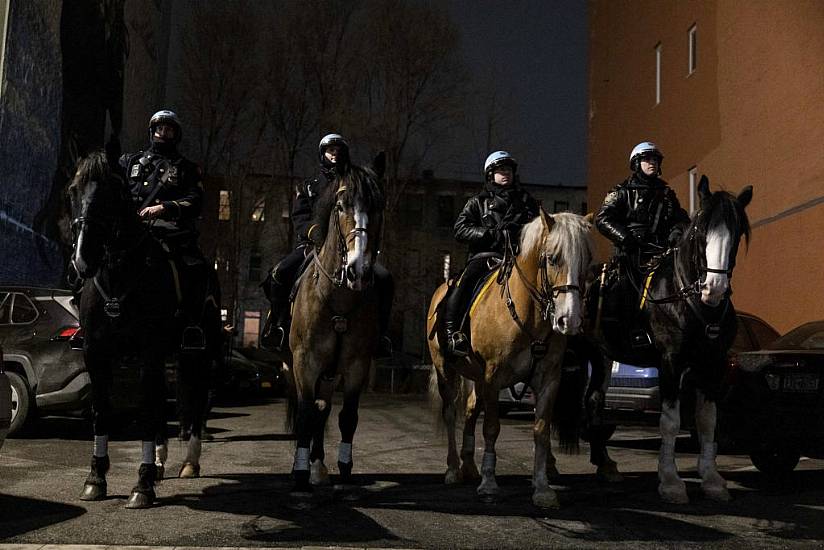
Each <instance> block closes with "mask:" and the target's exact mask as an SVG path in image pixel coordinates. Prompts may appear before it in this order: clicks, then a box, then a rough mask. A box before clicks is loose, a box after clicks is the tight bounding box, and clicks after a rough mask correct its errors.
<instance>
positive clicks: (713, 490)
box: [701, 487, 732, 502]
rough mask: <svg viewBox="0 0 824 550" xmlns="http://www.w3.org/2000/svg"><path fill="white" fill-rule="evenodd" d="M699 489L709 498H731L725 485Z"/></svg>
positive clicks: (719, 499)
mask: <svg viewBox="0 0 824 550" xmlns="http://www.w3.org/2000/svg"><path fill="white" fill-rule="evenodd" d="M701 490H702V491H703V492H704V496H705V497H707V498H708V499H710V500H715V501H717V502H729V501H730V500H732V496H730V492H729V491H728V490H727V488H726V487H701Z"/></svg>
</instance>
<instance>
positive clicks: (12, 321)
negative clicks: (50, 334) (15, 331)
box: [0, 292, 40, 327]
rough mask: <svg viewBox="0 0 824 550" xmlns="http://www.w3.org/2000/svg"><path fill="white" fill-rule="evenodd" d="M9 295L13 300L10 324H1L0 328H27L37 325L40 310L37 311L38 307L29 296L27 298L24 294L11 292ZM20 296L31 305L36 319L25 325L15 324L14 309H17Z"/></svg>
mask: <svg viewBox="0 0 824 550" xmlns="http://www.w3.org/2000/svg"><path fill="white" fill-rule="evenodd" d="M9 295H10V296H11V299H12V301H11V304H10V307H9V322H8V323H3V324H0V326H5V327H11V326H15V327H25V326H28V325H33V324H34V323H36V322H37V320H38V319H39V318H40V310H39V309H37V305H36V304H35V303H34V302H33V301H32V300H31V299H30V298H29V297H28V296H26V295H25V294H23V293H22V292H9ZM19 296H22V297H23V298H24V299H25V300H26V301H27V302H28V303H29V305H30V306H31V308H32V309H33V310H34V318H33V319H32V320H31V321H27V322H25V323H15V322H14V307H15V304H17V298H18V297H19Z"/></svg>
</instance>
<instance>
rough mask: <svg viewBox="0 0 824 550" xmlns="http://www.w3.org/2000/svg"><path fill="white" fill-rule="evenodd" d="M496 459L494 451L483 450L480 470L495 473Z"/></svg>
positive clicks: (485, 472)
mask: <svg viewBox="0 0 824 550" xmlns="http://www.w3.org/2000/svg"><path fill="white" fill-rule="evenodd" d="M496 460H497V459H496V455H495V453H490V452H488V451H487V452H484V459H483V462H481V472H483V473H484V474H487V475H488V474H493V473H495V462H496Z"/></svg>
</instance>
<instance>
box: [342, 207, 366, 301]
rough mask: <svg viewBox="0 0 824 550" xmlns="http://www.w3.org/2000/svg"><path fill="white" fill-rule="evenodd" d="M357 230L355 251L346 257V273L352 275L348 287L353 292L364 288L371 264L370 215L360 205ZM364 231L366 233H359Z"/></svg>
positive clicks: (349, 277)
mask: <svg viewBox="0 0 824 550" xmlns="http://www.w3.org/2000/svg"><path fill="white" fill-rule="evenodd" d="M354 217H355V229H356V231H355V232H354V238H353V240H354V244H355V250H354V251H351V250H350V251H349V252H348V253H347V255H346V273H348V274H349V273H351V274H352V275H351V276H348V277H347V286H348V287H349V288H350V289H352V290H361V289H362V288H363V278H364V274H365V273H366V271H367V269H368V267H369V262H370V260H371V258H370V254H369V252H368V250H367V245H368V244H369V237H368V235H367V234H366V231H365V229H366V227H367V224H368V223H369V215H368V214H367V213H366V212H364V211H363V210H362V209H361V206H360V205H357V206H355V215H354ZM360 229H363V230H364V231H359V230H360Z"/></svg>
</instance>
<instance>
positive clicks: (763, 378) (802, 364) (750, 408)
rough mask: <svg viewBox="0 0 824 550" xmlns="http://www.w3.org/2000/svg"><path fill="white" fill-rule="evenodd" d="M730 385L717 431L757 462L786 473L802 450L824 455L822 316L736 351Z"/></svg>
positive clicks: (766, 468) (761, 467) (762, 467)
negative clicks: (762, 344)
mask: <svg viewBox="0 0 824 550" xmlns="http://www.w3.org/2000/svg"><path fill="white" fill-rule="evenodd" d="M727 388H728V389H727V393H726V396H725V398H724V399H723V400H722V402H721V406H720V408H719V409H720V410H719V415H718V421H719V434H721V435H723V437H724V439H726V440H729V441H730V442H733V443H735V444H736V445H739V446H742V447H743V448H744V449H745V450H747V451H748V452H749V453H750V458H751V459H752V462H753V465H755V467H756V468H758V469H759V470H761V471H762V472H765V473H770V474H775V473H783V472H789V471H792V470H793V469H794V468H795V466H796V465H797V464H798V460H799V457H800V456H801V455H802V454H803V455H806V456H813V457H824V393H823V390H824V320H821V321H814V322H810V323H806V324H803V325H801V326H799V327H797V328H795V329H793V330H791V331H790V332H788V333H787V334H785V335H784V336H782V337H780V338H778V339H777V340H775V341H773V342H771V343H770V344H768V345H767V346H765V348H764V349H763V350H760V351H747V352H741V353H738V354H737V355H736V356H735V357H734V358H733V360H732V361H731V364H730V372H729V375H728V378H727Z"/></svg>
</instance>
